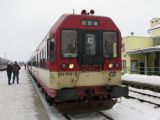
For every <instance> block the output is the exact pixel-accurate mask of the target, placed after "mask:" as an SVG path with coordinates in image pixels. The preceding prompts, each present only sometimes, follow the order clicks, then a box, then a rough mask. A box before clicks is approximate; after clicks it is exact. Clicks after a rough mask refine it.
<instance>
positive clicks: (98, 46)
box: [78, 30, 103, 65]
mask: <svg viewBox="0 0 160 120" xmlns="http://www.w3.org/2000/svg"><path fill="white" fill-rule="evenodd" d="M80 36H81V37H80V38H81V39H80V40H79V41H80V42H79V43H80V45H79V50H78V51H79V58H80V63H81V64H82V65H93V64H94V65H101V64H103V48H102V37H101V32H99V31H87V30H83V31H81V35H80Z"/></svg>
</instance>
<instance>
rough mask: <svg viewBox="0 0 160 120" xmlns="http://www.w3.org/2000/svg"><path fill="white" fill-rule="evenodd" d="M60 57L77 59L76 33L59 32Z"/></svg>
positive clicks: (69, 31) (74, 31) (71, 31)
mask: <svg viewBox="0 0 160 120" xmlns="http://www.w3.org/2000/svg"><path fill="white" fill-rule="evenodd" d="M61 56H62V57H77V31H76V30H62V31H61Z"/></svg>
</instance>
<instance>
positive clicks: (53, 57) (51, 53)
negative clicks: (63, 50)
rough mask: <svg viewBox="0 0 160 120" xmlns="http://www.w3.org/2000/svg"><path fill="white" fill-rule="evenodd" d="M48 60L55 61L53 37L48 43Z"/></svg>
mask: <svg viewBox="0 0 160 120" xmlns="http://www.w3.org/2000/svg"><path fill="white" fill-rule="evenodd" d="M50 50H51V52H50V60H51V61H53V60H54V59H55V39H54V37H52V38H51V42H50Z"/></svg>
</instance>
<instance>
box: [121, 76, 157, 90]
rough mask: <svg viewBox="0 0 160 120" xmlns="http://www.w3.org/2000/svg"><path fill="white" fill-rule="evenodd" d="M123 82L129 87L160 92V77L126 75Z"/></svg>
mask: <svg viewBox="0 0 160 120" xmlns="http://www.w3.org/2000/svg"><path fill="white" fill-rule="evenodd" d="M122 81H123V83H124V84H127V85H131V86H137V87H143V88H146V89H151V90H156V91H160V76H148V75H140V74H124V75H123V76H122Z"/></svg>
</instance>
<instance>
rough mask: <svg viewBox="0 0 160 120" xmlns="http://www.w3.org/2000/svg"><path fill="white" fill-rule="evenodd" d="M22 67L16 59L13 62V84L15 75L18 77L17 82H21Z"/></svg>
mask: <svg viewBox="0 0 160 120" xmlns="http://www.w3.org/2000/svg"><path fill="white" fill-rule="evenodd" d="M20 69H21V67H20V66H19V65H18V64H17V62H16V61H15V62H14V64H13V82H12V84H14V80H15V77H16V78H17V84H19V70H20Z"/></svg>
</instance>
